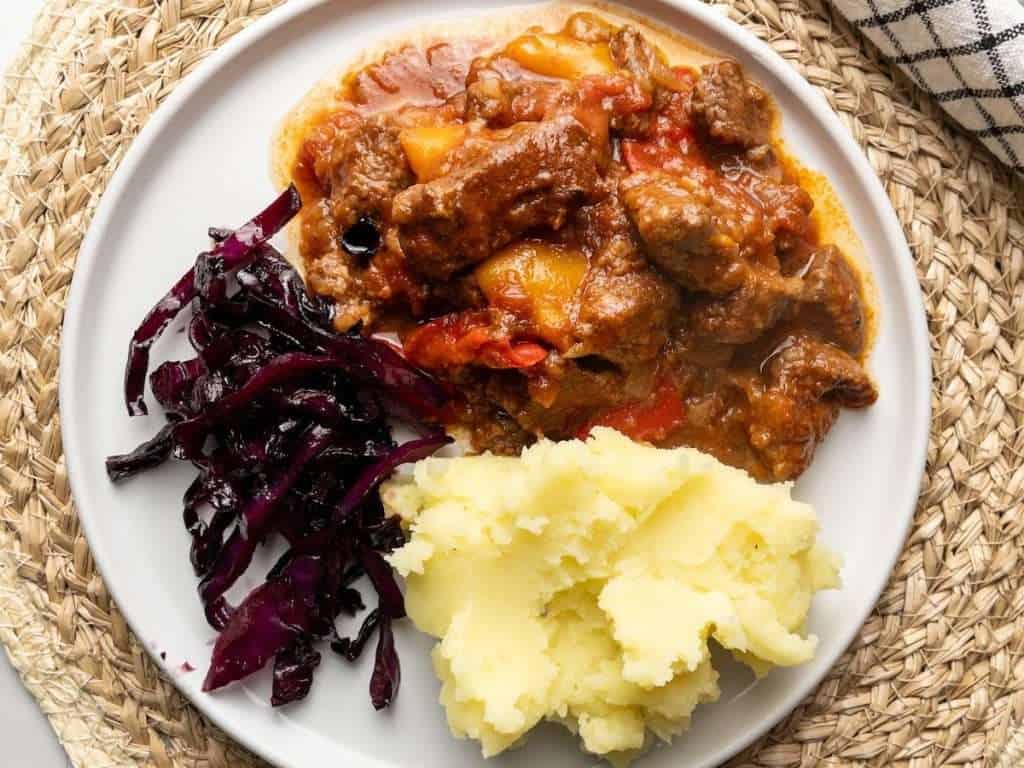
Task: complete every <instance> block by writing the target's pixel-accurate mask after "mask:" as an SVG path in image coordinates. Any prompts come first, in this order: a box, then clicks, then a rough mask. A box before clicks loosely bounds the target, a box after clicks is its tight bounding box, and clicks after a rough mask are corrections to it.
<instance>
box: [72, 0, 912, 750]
mask: <svg viewBox="0 0 1024 768" xmlns="http://www.w3.org/2000/svg"><path fill="white" fill-rule="evenodd" d="M530 1H531V2H535V1H536V2H541V3H543V2H545V1H546V0H530ZM556 1H557V0H556ZM334 2H340V0H291V1H290V2H288V3H287V4H285V5H283V6H279V7H277V8H274V9H272V10H271V11H269V12H268V13H267V14H266V15H264V16H263V17H261V18H259V19H257V20H256V21H254V22H253V23H252V24H251V25H250V26H248V27H247V28H245V29H244V30H242V31H240V32H239V33H238V34H237V35H235V36H234V37H232V38H231V39H230V40H229V41H227V42H226V43H225V44H224V45H222V46H221V47H220V48H218V49H217V50H215V51H214V52H212V53H211V54H210V55H209V56H208V57H207V58H206V59H204V60H203V61H202V62H201V63H200V64H199V65H198V66H197V67H196V69H195V70H194V71H193V72H192V73H190V74H189V75H188V76H187V77H186V78H185V79H184V81H183V82H182V83H180V84H179V85H178V87H177V88H175V90H174V92H173V93H172V94H171V95H170V96H168V97H167V99H166V100H165V101H164V103H163V104H161V105H160V107H158V109H157V110H156V112H155V114H154V115H153V116H152V117H151V118H150V119H149V120H148V121H147V123H146V124H145V125H144V126H143V127H142V129H141V130H140V131H139V134H138V135H137V136H136V138H135V139H134V141H133V142H132V144H131V146H130V147H129V149H128V151H127V152H126V153H125V156H124V158H123V159H122V161H121V163H120V165H119V166H118V168H117V170H116V171H115V172H114V174H113V175H112V177H111V179H110V182H109V183H108V185H107V188H106V190H105V191H104V193H103V194H102V196H101V199H100V202H99V204H98V205H97V208H96V211H95V213H94V215H93V219H92V222H91V224H90V226H89V229H88V231H87V233H86V236H85V238H84V239H83V241H82V244H81V246H80V248H79V253H78V258H77V260H76V263H75V267H74V272H73V275H72V280H71V285H70V287H69V289H68V294H67V298H66V302H65V310H64V317H63V321H62V332H61V341H60V352H59V370H58V396H59V412H60V424H61V436H62V448H63V452H64V459H65V465H66V468H67V474H68V482H69V485H70V488H71V493H72V498H73V499H74V500H75V502H76V507H77V508H78V518H79V520H80V521H81V525H82V532H83V534H84V535H85V538H86V540H87V541H88V542H89V543H90V551H94V549H93V547H92V541H93V540H95V537H98V536H99V532H98V531H97V530H96V529H95V528H94V523H93V522H91V518H90V515H89V514H88V513H87V512H86V511H85V510H86V507H85V506H82V505H78V503H77V500H78V499H79V498H82V494H81V493H80V491H79V490H78V489H79V488H80V486H83V485H84V480H77V479H76V477H79V472H80V471H81V472H82V473H83V474H84V473H86V472H87V469H86V468H85V467H84V466H83V467H82V468H81V469H79V462H78V459H77V457H76V452H75V446H76V445H80V444H81V443H80V440H79V438H78V437H77V428H76V426H75V421H74V419H72V418H70V417H69V416H70V411H71V410H72V409H71V406H70V405H69V404H70V403H72V402H73V401H74V400H75V396H74V384H73V381H74V375H73V373H71V372H72V371H74V370H76V369H77V350H76V347H77V344H76V339H78V338H79V335H80V334H81V333H82V331H83V330H84V329H85V327H86V324H87V313H86V309H87V306H86V304H85V303H84V302H85V296H86V287H85V284H86V277H85V276H86V275H89V274H91V273H93V272H94V271H95V268H96V265H97V259H98V258H99V253H100V252H99V248H98V245H99V244H100V243H102V242H103V240H104V238H105V235H106V232H107V230H108V228H109V226H110V223H111V221H112V220H113V219H114V217H115V214H116V211H117V209H118V208H119V207H120V203H121V199H122V197H123V196H124V191H125V188H126V187H127V185H128V184H129V182H130V181H131V179H132V177H133V176H134V174H135V171H136V169H137V168H138V166H139V165H140V164H141V162H142V161H143V159H144V158H145V156H146V155H147V154H148V152H149V151H150V149H151V148H152V146H153V145H154V143H155V141H156V140H157V139H158V138H159V137H160V136H161V134H162V133H163V131H164V129H165V127H166V126H167V124H168V123H170V121H171V120H172V119H173V117H174V115H175V114H176V113H177V112H178V110H179V109H181V108H182V107H183V106H185V105H186V104H187V103H188V101H189V100H190V99H191V98H192V96H193V95H194V94H195V93H196V92H197V91H198V90H200V89H201V88H202V87H203V86H204V85H205V84H206V83H207V81H209V80H210V79H212V78H213V77H215V76H216V75H217V74H218V73H219V72H220V71H221V70H222V69H223V68H224V67H225V66H226V65H227V64H229V63H230V62H231V61H232V60H233V59H234V58H235V57H236V56H238V55H239V54H241V53H242V52H243V51H244V50H245V49H246V48H248V47H249V46H251V45H254V44H255V43H257V42H259V41H261V40H263V39H264V38H266V37H267V36H269V35H271V34H272V33H273V32H275V31H276V30H277V29H279V28H281V27H283V26H285V25H286V24H288V23H289V22H290V21H291V20H292V19H295V18H297V17H299V16H301V15H303V14H305V13H307V12H309V11H311V10H313V9H315V8H318V7H320V6H324V5H328V4H331V3H334ZM618 2H620V3H621V4H623V5H624V6H626V7H627V8H628V7H629V0H618ZM660 2H662V3H664V4H666V5H669V6H672V8H673V9H674V10H676V11H678V12H679V13H681V14H682V15H684V16H689V17H690V18H691V19H692V20H693V22H694V23H695V24H696V25H698V26H700V25H704V26H706V27H709V28H711V29H712V30H713V31H714V32H716V33H717V34H719V35H721V36H722V37H723V38H726V39H728V40H729V41H730V42H731V43H733V44H734V45H735V46H736V47H737V48H738V49H741V50H743V51H744V53H745V54H746V55H748V56H750V57H751V58H753V59H756V60H757V62H758V64H759V65H761V66H763V67H765V68H766V69H767V70H769V71H770V72H771V74H772V75H773V76H774V77H777V78H779V80H780V81H781V83H782V84H783V86H784V88H785V89H786V90H788V91H789V92H790V93H791V94H792V95H793V96H795V97H796V98H797V100H798V101H799V102H800V104H801V105H802V106H803V107H805V108H806V109H808V110H809V111H810V113H811V115H812V119H813V120H814V121H816V122H818V123H819V124H820V125H821V126H822V127H823V128H824V129H825V130H826V131H827V132H828V134H829V135H830V136H832V138H833V139H834V140H835V141H836V142H837V144H838V145H839V148H840V150H841V152H842V154H843V156H844V157H843V159H844V160H845V161H846V162H847V163H848V164H849V165H850V167H851V169H852V170H853V172H854V174H855V175H856V177H857V181H858V182H859V183H860V184H861V186H862V187H863V190H864V192H865V193H866V194H867V195H868V198H869V202H870V205H871V207H872V209H874V211H875V212H877V213H879V219H878V221H876V222H875V223H877V224H880V225H881V227H882V229H883V230H884V236H885V239H886V240H887V241H888V242H890V243H892V244H893V245H894V246H895V251H894V252H893V253H892V254H891V255H890V257H889V258H891V259H892V260H893V261H894V262H895V274H896V277H897V283H898V289H899V292H900V293H901V294H902V298H903V300H904V302H905V304H906V307H907V309H908V310H910V313H909V315H908V323H909V327H910V330H911V336H912V338H911V340H910V346H911V349H912V354H913V357H914V358H916V360H915V365H914V368H915V370H918V369H920V370H921V371H923V372H924V375H923V376H922V392H920V393H919V394H918V399H917V401H916V402H915V404H914V405H915V410H916V413H915V414H914V415H913V417H912V419H913V422H914V424H915V426H916V427H917V429H915V433H914V434H913V435H912V436H911V440H910V444H909V445H908V446H907V449H908V450H907V453H906V455H907V458H908V461H907V469H908V472H912V475H913V476H916V477H918V478H919V479H920V480H923V477H924V472H925V467H926V459H927V451H928V440H929V434H930V425H931V418H932V404H931V386H932V369H931V346H930V336H929V332H928V327H927V313H926V308H925V304H924V296H923V290H922V287H921V285H920V281H919V279H918V277H917V275H916V271H915V269H914V260H913V256H912V254H911V251H910V247H909V244H908V243H907V239H906V235H905V233H904V231H903V228H902V225H901V224H900V222H899V220H898V218H897V216H896V211H895V209H894V208H893V205H892V202H891V201H890V200H889V198H888V195H887V194H886V193H885V190H884V188H883V186H882V183H881V181H880V180H879V178H878V176H877V175H876V174H875V172H874V169H873V168H872V167H871V165H870V163H869V162H868V160H867V157H866V156H865V154H864V152H863V150H862V149H861V147H860V146H859V145H858V144H857V143H856V141H855V140H854V138H853V136H852V135H851V134H850V132H849V131H848V130H847V129H846V127H845V126H844V125H843V124H842V122H841V121H840V120H839V117H838V116H837V114H836V113H835V112H834V111H833V110H832V108H831V107H830V106H829V105H828V103H827V101H826V100H825V98H824V97H823V96H822V94H820V93H819V92H818V91H817V90H816V89H815V88H814V87H813V86H812V85H811V84H810V83H809V82H808V81H807V80H805V79H804V78H803V77H802V76H801V75H800V74H799V73H798V72H797V71H796V70H795V69H794V68H793V67H792V66H791V65H790V64H789V63H788V62H787V61H786V60H785V59H783V58H782V56H781V55H779V54H778V53H777V52H775V51H774V50H773V49H772V48H771V47H770V46H769V45H768V43H766V42H764V41H762V40H760V39H759V38H758V37H756V36H755V35H754V34H753V33H752V32H750V31H749V30H747V29H746V28H744V27H742V26H741V25H740V24H738V23H736V22H734V21H732V20H731V19H729V18H728V17H726V16H725V15H724V14H722V13H720V12H719V11H716V10H715V9H714V8H713V7H711V6H709V5H706V4H704V3H702V2H700V0H660ZM659 23H662V22H659ZM667 26H670V27H672V28H675V29H678V30H679V31H680V32H681V33H682V34H684V35H687V36H689V37H692V34H689V33H687V32H685V31H683V30H682V29H679V27H678V26H676V25H671V24H669V25H667ZM328 68H329V65H328V66H325V71H326V70H327V69H328ZM82 463H83V464H84V462H82ZM920 480H919V483H917V484H912V483H908V484H907V485H906V487H905V490H904V493H903V494H902V497H901V498H899V499H897V500H896V501H895V502H894V504H893V509H895V510H901V514H902V515H903V521H902V523H901V525H900V527H899V530H898V531H893V535H892V538H891V542H892V544H891V548H892V551H891V552H889V553H886V554H885V556H884V557H883V558H882V559H883V560H884V561H886V562H887V564H888V567H887V568H886V569H885V570H884V571H881V570H880V571H879V574H881V576H880V577H878V578H876V579H875V580H874V582H873V583H871V585H870V589H867V590H862V591H867V592H870V593H871V596H872V600H871V602H870V603H869V604H868V607H867V609H866V610H863V611H861V615H859V616H858V617H857V621H856V622H855V623H854V622H851V623H850V625H849V628H848V629H846V631H844V632H842V633H841V647H842V648H843V649H844V650H845V649H847V648H848V647H849V646H850V644H851V643H852V642H853V641H854V639H855V638H856V637H857V635H858V633H859V632H860V630H861V628H862V627H863V625H864V623H865V621H866V620H867V618H868V617H869V616H870V615H871V613H872V611H874V609H875V607H876V606H877V604H878V599H879V597H880V596H881V593H882V590H883V589H884V588H885V585H886V584H887V583H888V581H889V579H890V578H891V576H892V572H893V569H894V568H895V565H896V563H897V562H898V560H899V557H900V555H901V554H902V552H903V550H904V548H905V545H906V540H907V536H908V534H909V532H910V530H911V527H912V525H913V521H914V516H915V515H914V512H915V509H916V506H917V500H918V498H919V496H920V492H921V484H920ZM83 513H84V514H83ZM897 533H898V534H899V535H898V536H897V535H896V534H897ZM93 561H94V564H95V567H96V569H97V571H98V572H99V574H100V576H101V578H102V579H103V582H104V585H105V587H106V589H107V591H108V593H109V594H110V596H111V598H112V599H113V600H114V602H115V603H116V604H117V606H118V610H119V611H120V612H121V614H122V615H123V616H124V618H125V620H126V622H127V623H128V625H129V626H130V627H131V629H132V631H133V632H134V633H135V635H136V637H141V636H142V634H141V633H140V629H141V627H139V626H137V624H136V621H135V618H134V617H133V614H132V611H131V610H130V609H126V608H125V606H126V605H127V603H125V602H123V601H122V600H121V594H122V590H120V589H119V588H118V587H117V586H115V582H114V581H112V580H111V579H109V578H108V573H109V572H110V571H108V564H107V563H104V562H103V561H101V559H100V558H98V557H95V556H94V557H93ZM111 570H112V569H111ZM140 645H141V646H142V647H143V648H144V649H145V651H146V653H147V654H148V655H149V656H150V658H151V659H152V660H153V662H154V663H155V664H156V665H157V666H158V667H159V668H160V669H164V667H165V665H163V664H162V663H161V662H160V660H159V659H158V657H157V652H156V650H155V649H154V648H151V647H150V645H149V644H147V643H142V642H141V641H140ZM840 656H841V653H840V654H839V655H837V656H836V657H835V658H834V659H832V660H831V661H830V663H829V665H828V666H826V667H825V668H824V669H823V670H822V671H821V672H820V673H818V674H813V675H811V677H809V678H808V680H807V681H805V682H804V683H803V684H802V685H799V686H795V687H794V688H793V689H791V690H790V691H788V692H787V694H786V695H785V696H783V697H780V700H779V701H778V702H777V704H776V705H775V707H774V708H773V711H774V713H775V714H774V715H773V716H769V717H765V718H762V720H761V721H759V722H758V723H757V724H756V725H755V726H754V727H753V728H751V729H750V730H749V731H748V732H747V733H746V734H744V735H743V736H742V737H740V738H739V739H738V740H736V741H735V742H734V743H733V744H732V745H730V746H727V747H722V748H719V749H718V750H716V751H715V752H712V753H708V754H706V755H705V756H703V757H702V758H701V760H702V761H701V762H700V763H699V766H698V768H700V767H702V766H711V765H717V764H719V763H720V762H722V761H724V760H727V759H728V758H730V757H732V756H733V755H735V754H737V753H739V752H740V751H742V750H743V749H745V748H747V747H748V746H749V745H750V744H752V743H753V742H754V741H756V740H757V739H759V738H760V737H761V736H763V735H764V734H765V733H767V732H768V731H769V730H770V729H771V728H773V727H774V726H775V725H776V724H777V723H778V722H780V721H781V720H783V719H784V718H785V717H787V716H788V715H789V714H790V713H791V712H792V711H793V710H794V709H795V708H796V707H797V706H798V704H799V703H800V701H802V700H803V699H804V698H806V696H807V695H808V694H810V693H811V692H812V691H813V690H815V689H816V688H817V687H818V686H819V685H820V684H821V682H822V680H823V679H824V678H825V677H826V676H827V674H828V672H829V670H831V669H832V668H833V667H834V666H835V664H836V662H837V661H838V660H839V658H840ZM165 677H166V678H167V679H169V680H170V682H171V683H172V684H173V685H174V686H175V688H176V689H177V690H178V691H179V692H180V693H181V695H182V696H184V697H185V698H186V699H187V700H188V701H189V702H190V703H191V704H192V705H193V706H195V707H196V709H197V710H199V711H200V712H201V713H202V714H203V715H204V716H205V717H207V718H209V719H210V721H211V722H213V724H214V725H216V726H217V727H218V728H220V729H221V730H222V731H224V732H225V733H226V734H228V736H230V737H231V738H232V739H234V740H235V741H237V742H238V743H240V744H242V745H243V746H244V747H245V748H247V749H248V750H250V751H251V752H253V753H255V754H257V755H259V756H260V757H262V758H263V759H265V760H268V761H270V762H271V763H274V764H275V765H278V766H281V767H282V768H300V767H299V765H298V763H296V762H295V760H294V759H293V757H292V756H290V755H289V754H288V751H287V750H286V749H283V748H279V747H276V746H275V745H274V744H273V743H268V742H267V741H265V740H264V741H261V740H260V739H259V738H258V734H257V733H252V734H250V733H248V732H245V731H242V730H240V729H238V728H236V727H235V723H234V722H232V719H231V718H230V717H229V712H228V711H227V710H226V709H225V708H223V707H220V706H218V705H217V703H216V699H215V698H213V697H210V696H207V695H204V694H202V693H198V692H193V691H191V690H189V689H188V688H187V687H185V686H183V685H182V684H181V683H180V679H179V678H178V677H177V676H174V675H169V674H167V675H165ZM342 748H343V749H346V750H347V749H348V748H347V747H344V746H343V745H342ZM360 760H362V761H365V763H367V764H372V765H380V766H383V765H384V763H382V762H381V761H380V760H379V759H378V758H376V757H375V756H367V755H360Z"/></svg>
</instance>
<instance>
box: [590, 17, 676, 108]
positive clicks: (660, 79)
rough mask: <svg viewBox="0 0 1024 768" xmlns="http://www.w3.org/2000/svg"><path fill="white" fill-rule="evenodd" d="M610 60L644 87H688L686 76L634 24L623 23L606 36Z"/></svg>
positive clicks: (673, 89)
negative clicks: (670, 63)
mask: <svg viewBox="0 0 1024 768" xmlns="http://www.w3.org/2000/svg"><path fill="white" fill-rule="evenodd" d="M608 51H609V53H611V56H612V60H613V61H614V62H615V63H616V64H618V65H619V66H620V67H621V68H622V69H625V70H626V71H627V72H629V73H630V74H631V75H633V77H634V78H636V81H637V82H638V83H640V85H641V86H643V88H644V89H645V90H647V91H650V92H656V91H659V90H660V89H662V88H663V89H666V92H673V91H682V90H687V89H688V87H689V80H688V79H687V78H686V77H684V76H681V75H679V74H678V73H677V72H676V71H675V70H674V69H672V67H670V66H669V64H668V61H666V59H665V57H664V55H663V54H662V53H661V51H659V50H658V48H657V47H656V46H654V45H653V44H651V42H650V41H649V40H648V39H647V38H646V37H644V36H643V35H642V34H641V33H640V31H639V30H637V29H636V28H635V27H631V26H629V25H626V26H624V27H622V28H620V29H619V30H617V31H616V32H615V33H614V34H613V35H612V36H611V38H610V39H609V40H608Z"/></svg>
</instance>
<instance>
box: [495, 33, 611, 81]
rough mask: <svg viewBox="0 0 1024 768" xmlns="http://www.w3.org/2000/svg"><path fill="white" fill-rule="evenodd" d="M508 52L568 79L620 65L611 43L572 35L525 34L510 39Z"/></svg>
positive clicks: (546, 72)
mask: <svg viewBox="0 0 1024 768" xmlns="http://www.w3.org/2000/svg"><path fill="white" fill-rule="evenodd" d="M505 52H506V53H507V54H508V56H509V58H511V59H514V60H515V61H517V62H519V63H520V64H522V65H523V66H524V67H526V69H528V70H530V71H531V72H536V73H537V74H539V75H546V76H548V77H561V78H565V79H566V80H578V79H579V78H581V77H585V76H587V75H607V74H610V73H612V72H614V71H615V69H616V67H615V62H614V61H612V57H611V54H610V53H609V52H608V46H607V45H604V44H603V43H595V44H587V43H582V42H580V41H579V40H576V39H574V38H572V37H569V36H568V35H545V34H536V35H524V36H523V37H520V38H517V39H516V40H513V41H512V42H511V43H509V45H508V48H506V49H505Z"/></svg>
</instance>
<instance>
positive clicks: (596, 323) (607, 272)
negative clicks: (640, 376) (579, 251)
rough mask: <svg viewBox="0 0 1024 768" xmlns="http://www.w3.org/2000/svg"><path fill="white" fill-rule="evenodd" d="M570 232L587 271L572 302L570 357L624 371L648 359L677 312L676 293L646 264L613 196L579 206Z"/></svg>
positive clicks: (653, 353)
mask: <svg viewBox="0 0 1024 768" xmlns="http://www.w3.org/2000/svg"><path fill="white" fill-rule="evenodd" d="M575 231H576V236H577V237H578V238H579V240H580V244H581V245H582V246H583V248H584V250H585V251H587V253H588V254H589V256H590V269H589V270H588V272H587V275H586V276H585V277H584V279H583V283H582V284H581V285H580V288H579V290H578V291H577V293H576V299H575V301H574V307H573V312H572V326H573V333H574V335H575V338H576V340H577V343H576V344H575V345H574V346H573V348H572V350H571V354H572V356H573V357H582V356H584V355H598V356H600V357H602V358H604V359H606V360H609V361H611V362H613V363H615V364H616V365H621V366H624V367H630V366H633V365H635V364H636V363H639V362H643V361H646V360H651V359H653V358H654V357H655V356H656V355H657V354H658V353H659V352H660V351H661V349H662V347H664V345H665V342H666V341H667V339H668V333H669V330H670V328H671V326H672V324H673V322H674V321H675V319H676V318H677V316H678V314H679V308H680V297H679V292H678V290H677V289H676V288H675V286H673V285H672V283H670V282H669V281H668V280H666V279H665V278H664V277H663V276H662V275H661V274H660V273H658V272H657V271H655V270H654V269H652V268H651V267H650V266H649V265H648V263H647V260H646V259H645V258H644V255H643V253H641V251H640V249H639V245H638V243H637V242H636V236H635V234H634V232H633V226H632V225H631V224H630V221H629V217H628V216H627V215H626V210H625V208H624V207H623V204H622V201H621V200H620V199H619V196H618V195H617V194H614V193H613V194H610V195H608V197H607V198H605V199H604V200H602V201H601V202H600V203H597V204H596V205H590V206H586V207H585V208H581V209H580V210H579V212H578V213H577V215H576V219H575Z"/></svg>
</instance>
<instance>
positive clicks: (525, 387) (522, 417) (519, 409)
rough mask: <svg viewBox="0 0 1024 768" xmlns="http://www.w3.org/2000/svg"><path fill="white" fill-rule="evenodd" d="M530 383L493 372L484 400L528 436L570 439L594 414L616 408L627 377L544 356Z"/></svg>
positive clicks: (551, 356)
mask: <svg viewBox="0 0 1024 768" xmlns="http://www.w3.org/2000/svg"><path fill="white" fill-rule="evenodd" d="M538 368H540V369H541V371H540V372H539V375H537V376H534V377H532V378H530V379H526V378H525V377H523V376H515V375H512V374H508V373H507V372H504V371H503V372H499V373H498V374H497V375H493V376H492V377H491V378H490V380H489V381H488V389H487V393H488V396H489V397H490V398H491V399H492V400H493V401H495V402H497V403H498V404H499V405H500V406H501V407H502V409H503V410H505V412H507V413H508V414H510V415H511V416H512V418H513V419H515V420H516V422H517V423H518V424H519V426H520V427H522V429H524V430H525V431H526V432H528V433H529V434H531V435H537V436H541V435H543V436H546V437H549V438H551V439H553V440H564V439H566V438H572V437H576V434H577V432H578V430H579V428H580V427H581V426H582V425H583V424H584V423H585V422H586V421H587V419H588V418H589V416H590V415H591V414H593V412H594V411H595V410H600V409H602V408H608V407H611V406H614V405H618V404H619V403H620V402H622V400H623V398H624V397H629V395H626V394H625V393H626V392H627V390H628V377H627V374H626V373H624V372H622V371H620V370H618V369H615V368H612V367H609V368H606V369H600V370H595V369H594V368H592V367H587V366H584V365H580V364H578V363H577V362H576V361H574V360H566V359H565V358H562V357H560V356H559V355H558V354H556V353H552V354H550V355H548V359H547V360H545V361H544V362H543V363H542V364H541V365H540V366H538Z"/></svg>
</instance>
